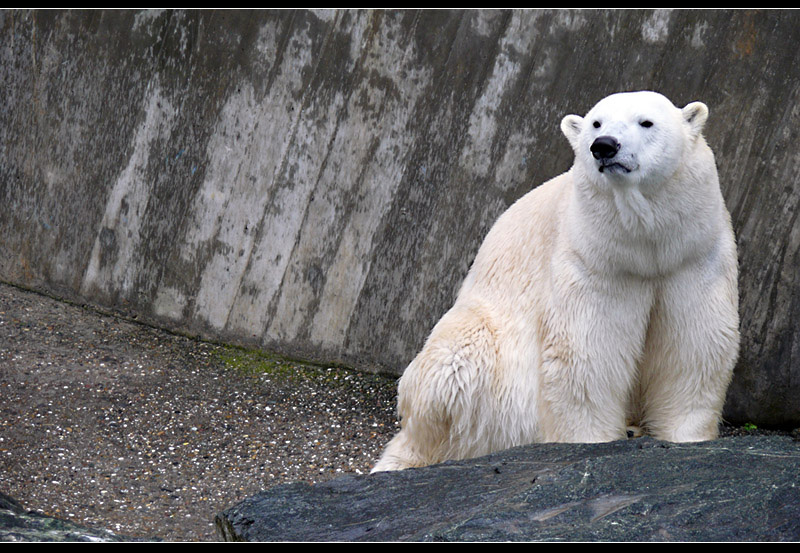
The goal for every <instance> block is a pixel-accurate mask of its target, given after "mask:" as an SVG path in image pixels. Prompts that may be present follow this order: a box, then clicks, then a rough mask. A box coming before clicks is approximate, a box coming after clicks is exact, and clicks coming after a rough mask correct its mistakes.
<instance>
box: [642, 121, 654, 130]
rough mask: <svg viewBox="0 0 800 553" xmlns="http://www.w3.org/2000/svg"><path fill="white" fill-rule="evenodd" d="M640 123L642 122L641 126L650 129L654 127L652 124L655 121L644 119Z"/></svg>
mask: <svg viewBox="0 0 800 553" xmlns="http://www.w3.org/2000/svg"><path fill="white" fill-rule="evenodd" d="M639 124H640V125H641V126H643V127H644V128H645V129H649V128H650V127H652V126H653V122H652V121H647V120H645V121H642V122H641V123H639Z"/></svg>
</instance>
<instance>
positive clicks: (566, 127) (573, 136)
mask: <svg viewBox="0 0 800 553" xmlns="http://www.w3.org/2000/svg"><path fill="white" fill-rule="evenodd" d="M581 130H583V117H581V116H580V115H567V116H565V117H564V119H562V120H561V132H563V133H564V136H566V137H567V140H569V143H570V144H571V145H572V148H573V149H574V150H577V148H578V137H579V136H580V134H581Z"/></svg>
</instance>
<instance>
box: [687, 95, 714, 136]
mask: <svg viewBox="0 0 800 553" xmlns="http://www.w3.org/2000/svg"><path fill="white" fill-rule="evenodd" d="M681 112H682V113H683V120H684V121H686V123H687V124H688V125H689V129H690V132H691V135H692V138H697V137H698V136H700V134H701V133H702V132H703V127H705V125H706V120H707V119H708V107H707V106H706V105H705V104H704V103H703V102H692V103H691V104H687V105H686V107H685V108H683V109H682V110H681Z"/></svg>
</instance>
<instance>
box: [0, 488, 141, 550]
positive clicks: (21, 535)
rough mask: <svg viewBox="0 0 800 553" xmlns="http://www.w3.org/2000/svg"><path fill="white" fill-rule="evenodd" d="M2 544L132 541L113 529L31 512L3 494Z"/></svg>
mask: <svg viewBox="0 0 800 553" xmlns="http://www.w3.org/2000/svg"><path fill="white" fill-rule="evenodd" d="M0 541H4V542H12V541H13V542H17V541H19V542H34V541H35V542H61V541H70V542H119V541H131V539H130V538H126V537H123V536H118V535H116V534H114V533H113V532H111V531H109V530H96V529H90V528H86V527H84V526H80V525H78V524H74V523H72V522H69V521H66V520H61V519H58V518H53V517H49V516H46V515H43V514H41V513H37V512H35V511H27V510H25V509H24V508H23V507H22V505H20V503H19V502H18V501H16V500H15V499H14V498H12V497H9V496H7V495H5V494H4V493H1V492H0Z"/></svg>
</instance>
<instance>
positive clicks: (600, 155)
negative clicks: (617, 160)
mask: <svg viewBox="0 0 800 553" xmlns="http://www.w3.org/2000/svg"><path fill="white" fill-rule="evenodd" d="M619 146H620V144H619V142H617V139H616V138H614V137H613V136H598V137H597V138H596V139H595V141H594V142H592V145H591V146H590V147H589V149H590V150H591V151H592V155H593V156H594V158H595V159H611V158H613V157H614V156H615V155H617V152H618V151H619Z"/></svg>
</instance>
